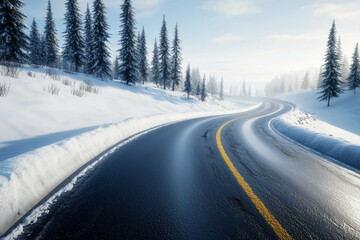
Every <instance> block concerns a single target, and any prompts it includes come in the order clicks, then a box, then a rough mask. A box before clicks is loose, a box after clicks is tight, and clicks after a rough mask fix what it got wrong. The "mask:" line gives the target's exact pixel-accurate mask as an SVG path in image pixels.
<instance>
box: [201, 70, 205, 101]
mask: <svg viewBox="0 0 360 240" xmlns="http://www.w3.org/2000/svg"><path fill="white" fill-rule="evenodd" d="M206 97H207V94H206V77H205V74H204V78H203V80H202V84H201V97H200V99H201V101H202V102H204V101H205V100H206Z"/></svg>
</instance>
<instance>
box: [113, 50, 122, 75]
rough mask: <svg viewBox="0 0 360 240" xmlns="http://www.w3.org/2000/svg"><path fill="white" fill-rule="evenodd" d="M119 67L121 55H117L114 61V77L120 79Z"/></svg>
mask: <svg viewBox="0 0 360 240" xmlns="http://www.w3.org/2000/svg"><path fill="white" fill-rule="evenodd" d="M119 67H120V57H119V55H116V57H115V61H114V71H113V78H114V79H119V75H118V72H119Z"/></svg>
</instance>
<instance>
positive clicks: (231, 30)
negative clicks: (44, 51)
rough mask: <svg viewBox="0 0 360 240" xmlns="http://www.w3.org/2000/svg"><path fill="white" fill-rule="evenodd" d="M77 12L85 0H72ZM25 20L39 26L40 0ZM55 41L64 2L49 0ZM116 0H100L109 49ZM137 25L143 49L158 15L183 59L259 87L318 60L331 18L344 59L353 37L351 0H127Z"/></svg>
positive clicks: (356, 26)
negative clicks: (143, 38) (144, 36)
mask: <svg viewBox="0 0 360 240" xmlns="http://www.w3.org/2000/svg"><path fill="white" fill-rule="evenodd" d="M78 1H79V3H80V6H81V10H82V12H85V8H86V4H87V3H88V2H89V4H92V0H78ZM23 2H24V4H25V9H24V11H25V14H26V15H27V16H28V19H27V21H28V26H30V24H31V21H32V18H33V17H35V18H36V20H37V22H38V25H39V26H40V28H41V29H43V26H44V17H45V9H46V5H47V0H24V1H23ZM51 2H52V5H53V11H54V14H55V17H56V27H57V30H58V37H59V40H60V44H61V46H62V45H63V37H62V36H63V34H62V32H63V30H64V21H63V17H64V11H65V7H64V2H65V0H51ZM122 2H123V1H122V0H104V3H105V5H106V7H107V13H108V15H107V16H108V21H109V24H110V27H111V30H110V33H111V34H112V38H111V44H110V45H109V46H110V48H111V50H112V51H113V53H114V52H115V51H116V50H117V49H118V48H119V46H118V44H117V42H118V40H119V35H118V32H119V30H120V28H119V26H120V22H119V14H120V5H121V4H122ZM133 4H134V8H135V11H136V19H137V26H138V29H141V28H142V27H143V26H144V27H145V31H146V34H147V40H148V46H149V51H152V48H153V42H154V39H155V38H156V37H158V35H159V32H160V27H161V22H162V16H163V14H165V15H166V19H167V23H168V30H169V35H170V39H172V38H173V31H174V27H175V24H176V23H178V25H179V33H180V37H181V39H182V48H183V60H184V64H187V63H188V62H190V63H191V64H192V65H197V66H199V67H200V70H201V72H202V73H207V74H209V73H212V74H216V75H217V76H218V77H220V76H223V77H224V80H225V82H227V85H229V83H231V82H236V81H242V80H246V81H247V82H249V83H253V85H254V86H256V87H261V86H263V85H264V83H266V82H267V81H269V80H271V79H272V78H273V77H274V76H275V75H278V74H280V73H282V72H289V71H297V70H302V69H305V68H308V67H319V66H320V65H321V64H322V62H323V56H324V53H325V47H326V41H327V35H328V32H329V29H330V27H331V24H332V21H333V19H335V20H336V26H337V30H338V35H340V37H341V41H342V45H343V51H344V53H345V55H347V56H348V58H349V60H350V58H351V55H352V52H353V49H354V47H355V44H356V43H357V42H359V41H360V1H359V0H349V1H346V0H337V1H331V0H319V1H314V0H134V1H133Z"/></svg>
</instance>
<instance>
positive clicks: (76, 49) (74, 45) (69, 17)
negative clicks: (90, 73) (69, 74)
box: [63, 0, 84, 72]
mask: <svg viewBox="0 0 360 240" xmlns="http://www.w3.org/2000/svg"><path fill="white" fill-rule="evenodd" d="M65 7H66V13H65V25H66V26H65V32H64V38H65V45H64V51H63V59H64V61H65V62H66V64H67V67H69V68H70V70H75V72H79V71H80V68H81V67H82V66H83V64H84V39H83V36H82V33H81V14H80V9H79V4H78V1H77V0H67V1H66V3H65Z"/></svg>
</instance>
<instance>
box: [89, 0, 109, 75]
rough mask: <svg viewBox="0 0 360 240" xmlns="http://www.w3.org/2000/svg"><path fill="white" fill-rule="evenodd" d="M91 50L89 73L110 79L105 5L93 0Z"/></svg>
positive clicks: (107, 25) (99, 0)
mask: <svg viewBox="0 0 360 240" xmlns="http://www.w3.org/2000/svg"><path fill="white" fill-rule="evenodd" d="M93 17H94V23H93V47H92V48H93V49H92V54H91V55H92V61H91V62H92V64H93V65H92V68H91V72H92V73H93V74H94V75H95V76H96V77H99V78H101V79H102V80H104V79H110V78H111V62H110V52H109V47H108V46H107V45H106V44H107V43H108V42H109V37H110V35H109V33H108V32H107V31H108V30H109V24H108V23H107V19H106V10H105V5H104V3H103V2H102V0H94V3H93Z"/></svg>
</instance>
